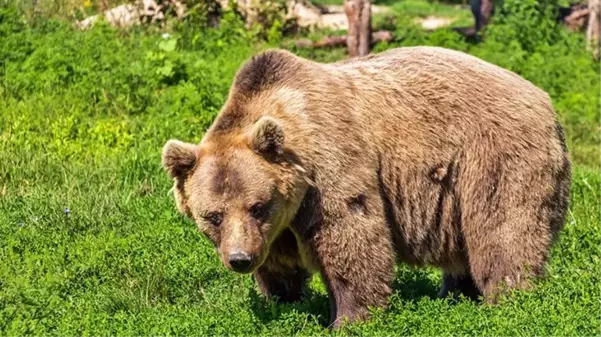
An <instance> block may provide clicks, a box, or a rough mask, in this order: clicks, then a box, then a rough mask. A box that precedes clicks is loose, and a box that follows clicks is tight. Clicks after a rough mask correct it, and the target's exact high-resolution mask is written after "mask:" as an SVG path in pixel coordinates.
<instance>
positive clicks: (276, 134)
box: [250, 116, 284, 155]
mask: <svg viewBox="0 0 601 337" xmlns="http://www.w3.org/2000/svg"><path fill="white" fill-rule="evenodd" d="M250 146H251V148H252V149H253V150H254V151H255V152H257V153H258V154H261V155H281V154H283V153H284V129H283V128H282V125H281V124H280V122H279V121H278V120H276V119H275V118H273V117H268V116H264V117H261V119H259V120H258V121H257V122H256V123H255V124H254V125H253V127H252V129H251V131H250Z"/></svg>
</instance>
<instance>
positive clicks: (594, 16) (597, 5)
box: [586, 0, 601, 59]
mask: <svg viewBox="0 0 601 337" xmlns="http://www.w3.org/2000/svg"><path fill="white" fill-rule="evenodd" d="M588 9H589V12H590V13H589V17H588V27H587V29H586V40H587V48H588V49H589V50H591V51H592V52H593V56H594V57H595V59H599V45H600V44H601V43H600V42H601V40H600V35H599V29H601V28H600V21H601V0H589V1H588Z"/></svg>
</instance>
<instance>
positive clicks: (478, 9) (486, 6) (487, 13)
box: [470, 0, 495, 32]
mask: <svg viewBox="0 0 601 337" xmlns="http://www.w3.org/2000/svg"><path fill="white" fill-rule="evenodd" d="M470 7H471V9H472V14H473V15H474V20H475V21H476V27H475V28H476V32H478V31H480V30H481V29H482V28H484V26H486V25H487V24H489V23H490V18H491V17H492V14H493V12H494V9H495V6H494V3H493V1H492V0H472V1H471V4H470Z"/></svg>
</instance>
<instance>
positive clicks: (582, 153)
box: [0, 8, 601, 336]
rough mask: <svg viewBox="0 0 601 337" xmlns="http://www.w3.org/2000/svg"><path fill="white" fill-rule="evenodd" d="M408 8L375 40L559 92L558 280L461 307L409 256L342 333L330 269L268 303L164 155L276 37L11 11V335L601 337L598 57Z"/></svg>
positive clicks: (196, 131)
mask: <svg viewBox="0 0 601 337" xmlns="http://www.w3.org/2000/svg"><path fill="white" fill-rule="evenodd" d="M402 20H404V19H403V18H402V17H395V21H394V22H393V23H391V28H393V30H394V32H395V36H396V37H397V39H396V40H395V42H394V43H391V44H388V45H378V46H377V47H376V51H377V50H383V49H386V48H390V47H394V46H400V45H415V44H430V45H442V46H446V47H453V48H456V49H460V50H465V51H468V52H470V53H472V54H475V55H478V56H480V57H482V58H485V59H487V60H490V61H491V62H494V63H497V64H500V65H502V66H504V67H506V68H510V69H513V70H515V71H517V72H518V73H520V74H522V75H523V76H525V77H526V78H528V79H530V80H532V81H533V82H535V83H536V84H537V85H539V86H540V87H542V88H544V89H545V90H547V91H548V92H549V93H550V94H551V96H552V98H553V101H554V104H555V107H556V108H557V111H558V114H559V117H560V120H561V121H562V123H563V125H564V127H565V129H566V134H567V138H568V143H569V149H570V152H571V155H572V158H573V161H574V170H573V177H574V179H573V184H572V198H571V206H570V212H569V215H568V218H567V222H566V226H565V229H564V231H563V233H562V235H561V239H560V240H559V242H558V244H557V245H556V246H555V247H554V249H553V253H552V258H551V261H550V264H549V266H548V277H547V278H546V279H543V280H541V281H540V282H538V284H537V286H536V288H535V289H534V290H532V291H523V292H516V293H513V294H511V295H509V296H508V297H506V298H504V299H503V301H502V303H501V304H500V305H498V306H485V305H478V304H475V303H473V302H471V301H468V300H460V301H458V302H456V303H452V302H450V301H446V300H439V299H436V298H435V294H436V292H437V290H438V287H439V285H440V280H441V275H440V273H439V272H438V271H436V270H434V269H418V270H414V269H410V268H407V267H405V266H400V267H399V268H398V270H397V277H396V279H395V292H394V295H393V296H392V298H391V305H390V308H388V309H386V310H377V311H375V312H374V315H373V317H372V319H371V320H369V321H367V322H365V323H361V324H355V325H352V326H350V327H347V328H344V329H342V330H340V331H328V330H327V329H326V328H325V327H324V324H326V323H327V321H328V314H329V304H328V300H327V296H326V292H325V289H324V286H323V284H322V283H321V282H320V281H319V279H318V278H314V279H313V280H312V282H311V289H312V294H311V296H309V297H307V298H306V299H304V300H303V301H301V302H298V303H293V304H286V305H283V304H277V303H274V302H273V301H270V300H266V299H264V298H262V297H261V296H260V295H259V293H258V290H257V287H256V285H255V284H254V282H253V281H252V279H251V278H250V277H249V276H240V275H236V274H233V273H230V272H228V271H226V270H225V268H224V267H223V266H222V265H221V263H220V262H219V260H218V258H217V256H216V255H215V253H214V250H213V248H212V246H211V245H210V243H209V242H208V241H207V240H206V239H205V238H204V237H203V236H202V235H201V234H200V233H198V231H197V230H196V228H195V226H194V224H192V223H191V222H190V221H188V220H186V219H184V218H183V217H181V216H180V215H179V214H178V213H177V211H176V210H175V206H174V204H173V201H172V198H171V197H170V195H169V193H168V191H169V189H170V188H171V182H170V181H169V179H168V178H167V177H166V175H165V174H164V173H163V172H162V170H161V167H160V150H161V147H162V145H163V144H164V143H165V141H166V140H167V139H169V138H179V139H183V140H187V141H199V140H200V138H201V137H202V135H203V132H204V130H205V129H206V128H207V127H208V126H209V125H210V123H211V121H212V119H213V118H214V116H215V115H216V113H217V111H218V109H219V108H220V107H221V105H222V104H223V102H224V100H225V98H226V96H227V91H228V88H229V85H230V83H231V80H232V78H233V76H234V74H235V71H236V69H237V68H238V66H239V65H240V64H241V63H242V62H243V61H244V60H246V59H247V58H248V57H249V56H250V55H252V54H253V53H254V52H256V51H258V50H259V49H262V48H265V47H266V44H265V43H264V42H261V41H257V40H256V39H254V38H253V37H252V36H249V34H248V33H246V32H244V30H243V29H242V26H241V23H240V22H238V21H237V20H236V19H235V18H234V17H233V16H227V18H226V20H225V22H224V23H223V24H222V27H221V28H220V29H217V30H210V31H204V30H199V29H196V28H194V27H190V26H185V25H184V26H183V27H181V28H177V29H176V30H174V31H173V32H171V34H172V35H173V36H174V37H175V38H170V39H169V40H165V39H163V38H161V36H160V34H159V33H152V32H150V31H145V30H140V31H137V30H134V31H130V32H126V33H121V32H117V31H114V30H112V29H110V28H107V27H104V26H99V27H97V28H95V29H93V30H91V31H89V32H73V31H71V30H70V29H69V28H68V27H65V26H64V25H62V24H56V23H52V22H47V23H45V24H43V25H41V26H37V27H34V28H29V27H27V26H25V25H24V24H23V22H22V21H21V20H19V16H18V15H16V14H15V13H13V12H10V11H7V10H3V9H1V8H0V83H1V85H0V97H2V99H0V335H329V334H339V335H449V336H450V335H453V336H455V335H597V336H598V335H601V329H600V326H601V308H600V304H601V296H600V288H599V287H600V284H601V283H600V281H601V270H600V269H601V268H600V266H601V265H600V263H601V261H600V259H601V258H600V257H601V247H600V246H599V242H600V241H601V228H600V226H599V223H600V220H601V219H600V193H601V191H600V186H601V177H600V175H599V170H600V168H601V164H599V115H598V112H599V97H598V93H599V73H598V64H597V63H595V62H592V61H590V58H589V57H588V55H587V54H586V53H585V52H584V51H581V50H583V48H582V49H581V47H583V41H582V39H581V38H580V37H578V36H576V35H573V34H569V33H565V32H563V31H560V32H558V33H557V34H558V35H557V36H555V35H554V37H550V38H549V39H551V38H552V39H555V40H552V41H554V43H553V44H549V45H546V44H543V45H537V46H535V48H533V49H530V50H529V49H528V48H529V45H528V44H527V42H528V41H525V40H520V39H521V38H519V37H518V38H514V39H513V40H511V41H510V42H508V43H506V42H505V40H503V37H504V36H511V35H508V34H511V31H509V30H506V29H507V27H505V26H503V24H500V25H499V26H498V28H497V29H499V30H500V32H497V33H496V32H495V31H491V32H490V34H489V36H488V40H487V41H486V42H484V43H483V44H480V45H470V44H467V43H465V42H464V41H463V40H461V38H460V37H458V36H457V35H456V34H454V33H452V32H449V31H446V30H443V31H438V32H434V33H432V34H426V33H424V32H421V31H420V30H418V29H416V28H415V27H414V26H411V25H406V24H405V22H404V21H402ZM535 26H537V27H538V26H540V25H538V24H536V25H535ZM526 28H527V27H526ZM526 28H523V29H526ZM501 32H502V33H503V35H502V36H503V37H501V36H500V35H495V34H500V33H501ZM168 41H176V42H175V44H174V42H168ZM249 41H252V42H249ZM295 51H296V52H297V53H299V54H301V55H303V56H306V57H311V58H314V59H317V60H334V59H339V58H341V57H343V56H344V55H343V52H342V51H341V50H340V49H335V50H319V51H311V50H295ZM65 209H69V212H65Z"/></svg>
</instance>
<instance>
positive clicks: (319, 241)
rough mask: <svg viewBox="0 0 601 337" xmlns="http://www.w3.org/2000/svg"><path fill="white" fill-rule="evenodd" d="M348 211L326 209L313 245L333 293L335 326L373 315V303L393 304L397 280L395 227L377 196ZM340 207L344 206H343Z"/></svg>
mask: <svg viewBox="0 0 601 337" xmlns="http://www.w3.org/2000/svg"><path fill="white" fill-rule="evenodd" d="M362 203H364V205H362V207H361V208H358V207H357V206H356V205H347V206H348V208H347V209H346V211H345V212H344V213H343V214H340V213H339V214H331V215H334V216H328V214H327V213H325V214H324V215H325V217H324V220H323V224H322V226H321V228H320V229H319V230H318V231H317V232H316V233H315V235H314V239H313V246H314V249H315V253H316V255H317V260H318V261H317V262H318V263H319V265H320V266H319V267H320V269H321V275H322V277H323V280H324V282H325V283H326V285H327V288H328V292H329V296H330V304H331V308H330V313H331V316H330V317H331V318H330V320H331V323H330V326H333V327H339V326H340V325H342V324H344V322H345V321H347V320H348V321H351V322H352V321H356V320H362V319H365V318H367V316H368V313H369V312H368V310H369V307H383V306H385V305H386V304H387V302H388V296H389V295H390V293H391V291H392V289H391V284H392V280H393V278H394V260H395V258H394V257H395V254H394V250H393V244H392V238H391V234H390V229H389V227H388V226H387V225H386V223H385V220H384V219H385V218H384V216H383V215H382V216H381V217H380V216H379V215H380V214H381V213H382V211H381V210H382V208H380V207H378V204H377V202H376V201H375V200H373V201H372V202H370V201H369V200H362ZM338 210H340V208H338Z"/></svg>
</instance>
